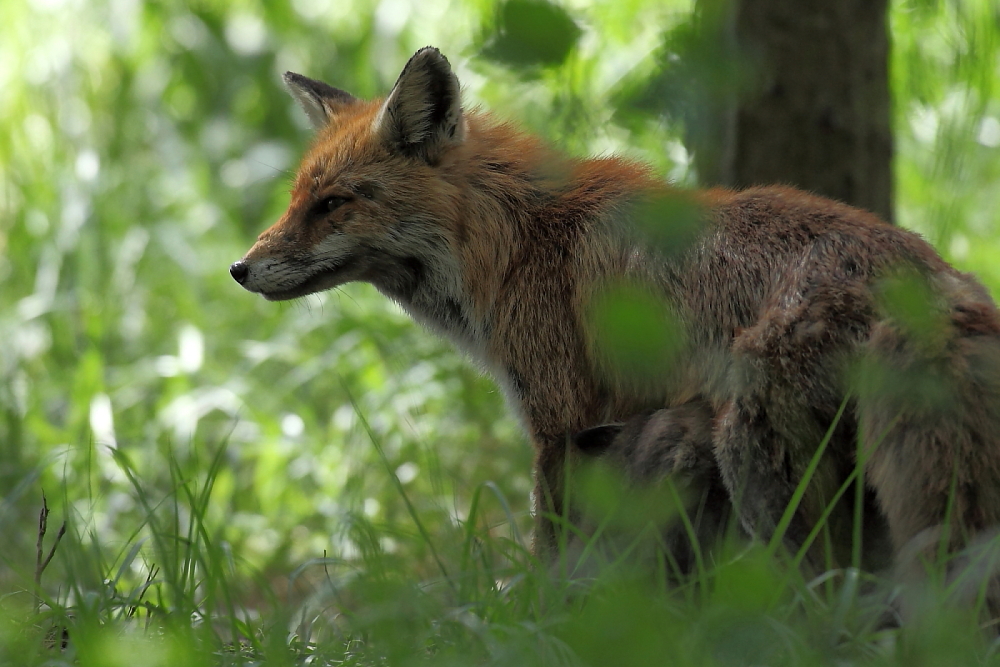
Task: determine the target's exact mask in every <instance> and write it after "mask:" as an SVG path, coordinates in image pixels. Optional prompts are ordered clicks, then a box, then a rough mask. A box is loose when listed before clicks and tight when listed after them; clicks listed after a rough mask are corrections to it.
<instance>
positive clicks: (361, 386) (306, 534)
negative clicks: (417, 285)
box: [0, 0, 1000, 665]
mask: <svg viewBox="0 0 1000 667" xmlns="http://www.w3.org/2000/svg"><path fill="white" fill-rule="evenodd" d="M690 16H691V3H690V2H686V1H681V0H677V1H676V2H655V1H652V0H626V1H625V2H608V3H593V4H590V5H587V4H585V3H572V4H571V5H565V6H564V5H562V4H550V3H544V2H524V1H515V0H512V1H511V2H507V3H505V4H503V5H494V4H493V3H491V2H489V1H487V0H481V1H478V2H474V1H470V2H458V1H457V0H452V1H451V2H448V1H445V0H443V1H441V2H433V3H432V2H427V3H406V2H399V1H397V0H382V1H381V2H379V3H367V2H361V1H360V0H354V1H352V0H291V1H290V2H262V1H260V0H241V1H240V2H225V1H222V0H204V1H201V2H192V3H181V2H173V1H170V0H157V1H154V2H135V1H131V0H124V1H116V2H91V3H87V2H82V1H81V0H45V1H42V0H34V1H32V2H28V0H12V1H8V2H2V3H0V119H2V120H0V340H2V341H3V349H2V351H0V494H2V502H0V532H2V534H3V535H4V543H3V546H2V547H0V600H2V603H0V664H4V665H7V664H11V665H15V664H16V665H40V664H59V665H61V664H79V665H98V664H101V665H105V664H106V665H118V664H126V662H127V663H128V664H137V665H142V664H149V665H159V664H190V665H202V664H268V665H286V664H287V665H291V664H303V663H304V662H306V661H307V660H311V661H312V662H311V663H310V664H338V665H373V664H386V663H387V662H388V663H390V664H408V663H411V662H422V663H435V664H470V663H476V664H497V665H513V664H516V665H533V664H538V665H558V664H605V663H607V662H616V664H623V665H624V664H649V663H650V662H651V661H653V660H657V659H658V656H669V659H670V660H671V661H672V662H675V663H677V664H688V663H690V664H699V665H703V664H745V663H747V662H748V661H750V660H756V661H759V662H768V663H769V664H786V663H787V664H826V663H833V662H838V663H844V662H850V663H853V664H907V665H909V664H918V663H919V664H923V663H926V664H931V662H933V661H934V660H940V659H939V656H946V659H947V660H949V661H950V662H951V664H973V663H975V664H981V662H982V661H984V660H987V661H988V660H991V659H994V658H993V657H992V654H991V653H989V652H988V649H986V648H984V647H983V646H982V645H981V644H980V643H979V640H978V639H969V638H968V637H969V635H968V628H969V627H970V625H971V624H970V623H969V620H968V619H967V618H963V617H962V615H961V614H960V613H958V612H950V611H947V610H944V611H941V610H939V609H937V608H935V607H934V605H930V606H929V609H930V611H928V612H927V615H926V627H927V628H930V630H928V631H922V630H920V629H917V630H914V631H913V632H909V633H905V634H893V633H886V632H883V633H882V634H879V633H878V632H877V631H876V630H874V628H876V627H877V619H878V618H879V617H880V614H882V613H884V612H885V607H884V603H882V602H877V601H874V602H873V599H874V598H872V599H869V598H866V597H864V596H863V595H860V594H855V593H856V590H857V586H855V587H852V584H851V582H852V581H854V582H855V584H856V583H857V574H856V573H853V574H852V573H851V572H849V571H848V572H837V573H833V574H831V575H830V577H829V579H828V580H824V581H821V582H805V581H801V580H797V579H795V578H794V577H792V578H791V579H789V577H788V575H787V569H786V570H782V568H781V564H782V561H781V558H780V557H781V555H780V554H778V556H777V557H776V558H777V564H776V563H775V562H774V560H773V559H772V558H770V557H768V558H762V556H761V555H760V553H759V552H757V551H753V552H741V551H735V552H733V553H732V554H729V553H727V554H726V555H725V557H722V556H720V557H719V558H718V559H717V560H715V561H711V562H709V563H708V567H707V569H706V571H705V572H703V573H701V574H699V575H698V577H696V578H694V580H692V581H690V582H687V583H685V584H684V585H681V586H678V587H672V588H668V587H667V586H666V585H665V584H663V582H648V581H644V580H636V579H635V578H629V577H627V576H623V575H622V570H623V569H627V568H608V569H607V571H604V570H603V569H600V570H599V571H598V573H597V574H595V575H594V576H593V577H592V578H583V579H582V580H578V581H576V582H567V581H563V580H560V579H559V578H549V577H548V576H547V573H546V572H545V571H544V569H540V568H537V567H535V566H534V564H533V563H532V561H531V558H530V556H529V555H528V549H527V545H526V540H527V537H526V536H527V529H528V526H529V524H530V521H529V520H528V517H527V514H528V509H527V508H528V490H529V488H530V486H531V481H530V478H529V470H530V458H531V452H530V451H529V448H528V446H527V445H526V443H525V442H524V438H523V436H522V435H521V433H520V430H519V428H518V426H517V425H516V424H515V423H514V421H513V420H512V419H511V418H510V417H506V416H504V415H506V414H507V413H506V409H505V406H504V405H503V401H502V400H501V398H500V396H499V395H498V393H497V391H496V388H495V387H494V385H493V384H492V383H491V382H490V380H488V379H484V378H482V377H480V376H479V374H478V372H477V370H476V369H474V368H472V367H471V366H470V365H469V364H468V363H467V362H466V361H465V360H464V359H462V358H461V357H460V356H459V355H458V354H456V353H455V352H454V351H453V350H451V349H450V348H449V347H448V346H447V345H446V344H445V343H443V342H441V341H438V340H436V339H435V338H433V337H432V336H431V335H430V334H428V333H427V332H425V331H422V330H419V329H417V328H416V327H414V326H413V325H412V324H411V323H410V321H409V320H408V319H407V318H406V317H405V316H404V315H403V314H402V313H400V312H399V310H398V309H397V308H396V307H394V306H393V305H391V304H390V303H388V302H387V301H386V300H385V299H383V298H382V297H380V296H379V295H377V294H376V293H375V292H374V290H372V289H370V288H366V287H363V286H349V287H347V288H344V289H342V290H337V291H335V292H332V293H328V294H324V295H320V296H315V297H310V298H308V299H305V300H302V301H300V302H297V303H294V304H290V305H278V304H271V303H266V302H264V301H263V300H260V299H257V298H254V297H253V296H252V295H249V294H247V293H245V292H243V291H242V290H240V289H239V288H238V286H236V285H235V283H233V281H232V280H231V279H230V277H229V276H228V275H227V267H228V265H229V263H230V262H231V261H233V260H235V259H237V258H239V257H240V256H241V255H242V253H243V252H244V251H245V250H246V248H248V247H249V245H250V244H251V243H252V241H253V239H254V237H255V236H256V234H258V233H259V232H260V231H261V230H262V229H264V228H265V227H266V226H267V225H268V224H269V223H270V222H271V221H273V220H274V219H276V217H277V216H278V215H280V213H281V212H282V210H283V209H284V206H285V204H286V200H287V190H288V186H289V180H290V174H289V170H290V169H293V168H294V164H295V161H296V156H297V155H299V154H300V153H301V152H302V150H303V149H304V147H305V145H306V144H307V142H308V141H309V137H310V135H309V130H308V128H307V126H306V122H305V119H304V118H303V117H302V114H301V113H300V111H299V110H298V109H297V108H296V107H295V105H294V104H293V103H292V101H291V100H290V99H289V98H288V96H287V94H286V93H285V91H283V90H282V88H281V85H280V73H281V72H282V71H284V70H293V71H299V72H302V73H303V74H307V75H309V76H312V77H315V78H321V79H324V80H326V81H328V82H330V83H332V84H334V85H337V86H338V87H341V88H344V89H346V90H350V91H351V92H353V93H355V94H357V95H360V96H374V95H377V94H382V93H384V92H385V91H386V90H387V89H388V87H389V86H390V85H391V83H392V81H393V80H394V79H395V77H396V75H397V74H398V71H399V68H400V66H401V65H402V64H403V63H404V62H405V60H406V58H407V57H408V56H409V55H410V54H412V53H413V52H414V51H415V50H416V49H417V48H419V47H421V46H424V45H425V44H428V43H430V44H434V45H436V46H439V47H440V48H441V49H442V50H443V51H444V52H445V53H446V54H447V55H448V56H449V58H450V59H451V61H452V62H453V63H454V64H455V66H456V68H457V71H458V73H459V76H460V78H461V79H462V81H463V84H464V86H465V87H464V94H465V95H466V97H467V100H468V103H469V104H470V105H471V104H477V103H482V104H483V105H484V106H487V107H489V108H492V109H494V110H496V111H497V112H498V113H499V114H500V115H501V116H504V117H510V118H513V119H515V120H517V121H518V122H520V123H522V124H524V125H526V126H527V127H529V128H530V129H532V130H534V131H536V132H539V133H542V134H544V135H545V136H546V137H548V138H549V139H550V140H551V141H553V142H554V143H556V144H557V145H559V146H561V147H562V148H564V149H565V150H567V151H569V152H571V153H573V154H577V155H584V154H594V153H606V152H610V151H618V152H622V153H624V154H626V155H628V156H631V157H635V158H638V159H643V160H646V161H648V162H651V163H652V164H653V165H654V166H655V168H656V169H658V170H659V171H660V172H661V173H663V174H665V175H667V176H669V177H670V178H671V179H672V180H674V181H676V182H678V183H681V184H690V183H691V180H692V176H691V170H690V162H691V157H690V152H689V151H688V150H687V149H686V148H685V146H684V144H683V143H682V141H681V138H682V136H683V134H682V130H681V128H679V127H677V126H676V125H674V124H672V123H671V124H670V125H666V124H664V123H663V121H662V120H660V119H659V118H658V114H656V113H649V111H650V109H648V108H646V105H643V104H640V103H639V101H638V100H639V99H640V98H639V97H636V96H630V95H629V94H626V93H631V92H635V94H636V95H639V93H641V92H642V90H653V91H658V90H663V91H669V93H670V96H671V98H676V99H672V102H671V103H672V104H675V105H676V106H675V107H672V108H677V109H683V108H688V107H690V108H691V109H694V108H695V106H696V105H695V104H694V102H692V100H696V99H698V97H697V96H698V95H699V94H700V93H699V91H697V90H688V87H687V84H686V83H685V82H688V81H695V80H697V81H701V82H702V83H703V84H704V85H705V86H709V87H711V86H716V85H717V86H719V87H720V88H719V89H720V90H723V92H724V88H725V86H726V85H728V82H730V81H731V77H732V76H733V75H734V74H733V72H734V70H731V69H729V68H730V66H731V64H732V63H728V62H727V61H726V60H725V59H723V60H718V61H717V60H713V57H714V56H713V53H712V51H711V49H710V48H708V47H709V46H710V45H705V44H697V43H689V42H691V40H690V39H688V41H685V39H687V38H686V37H685V36H686V35H688V36H689V33H690V31H687V30H688V28H687V27H686V26H688V25H689V24H688V23H687V21H688V19H689V17H690ZM483 26H487V28H486V33H485V34H484V33H483ZM892 27H893V42H894V47H895V56H894V62H893V68H892V71H893V90H894V95H895V104H896V110H895V113H896V126H895V130H896V136H897V140H898V141H897V148H898V159H897V171H898V185H899V189H898V206H899V210H900V216H899V218H900V220H901V221H902V222H903V224H905V225H907V226H911V227H913V228H915V229H918V230H919V231H922V232H923V233H925V234H927V235H928V236H929V237H930V238H931V239H932V240H934V241H935V242H936V243H937V244H939V245H940V246H941V247H942V249H943V251H944V252H945V253H946V254H948V255H949V256H950V258H951V259H953V260H955V261H957V262H958V263H959V264H960V265H961V266H962V267H963V268H965V269H968V270H975V271H977V272H978V273H979V274H980V275H981V276H982V277H983V278H984V279H985V280H986V282H987V283H988V284H989V285H990V286H991V287H993V288H994V289H995V288H996V287H997V286H1000V271H998V269H997V267H998V266H1000V262H998V261H997V258H998V256H1000V246H998V245H997V244H998V238H1000V237H998V235H997V234H996V225H997V216H996V211H997V210H1000V199H998V197H1000V188H997V183H998V182H1000V152H998V151H1000V120H998V118H1000V98H998V96H997V90H998V86H997V83H998V80H1000V75H998V69H997V68H998V65H997V63H998V62H1000V61H998V58H997V54H998V52H1000V31H998V30H997V14H996V7H995V4H994V3H992V2H991V1H990V0H966V1H964V2H909V1H904V0H900V1H899V2H897V3H896V4H895V5H894V8H893V12H892ZM665 35H666V38H665ZM484 45H485V53H486V54H488V55H489V56H490V57H491V58H496V59H497V60H498V61H499V62H500V63H507V64H511V65H513V66H514V69H515V70H516V71H514V72H511V71H508V70H507V69H505V68H504V67H503V66H501V65H498V64H497V63H496V62H495V61H491V60H490V58H480V57H478V56H477V55H476V54H478V53H480V49H482V48H484ZM664 45H666V47H665V46H664ZM667 47H671V48H667ZM673 47H676V48H673ZM681 47H684V48H681ZM671 49H672V50H671ZM665 54H666V55H665ZM685 54H694V55H696V56H698V57H697V58H693V57H690V56H685ZM675 56H676V57H678V58H680V59H681V60H680V61H678V60H677V58H675ZM699 58H700V60H699ZM666 63H673V64H672V65H671V67H673V69H667V70H663V69H661V66H663V65H664V64H666ZM706 67H707V68H708V70H705V69H704V68H706ZM714 67H717V68H718V69H717V72H718V80H716V78H714V75H711V76H708V77H707V78H706V76H705V74H704V73H705V71H708V72H709V74H711V72H715V71H716V70H715V69H712V68H714ZM736 71H738V70H736ZM525 73H527V74H529V76H524V74H525ZM685 77H686V78H685ZM635 81H638V82H640V83H641V84H643V85H644V86H645V87H642V86H640V87H639V88H629V86H632V85H637V84H634V82H635ZM650 81H653V82H656V81H659V82H661V84H662V85H664V86H667V87H666V88H662V89H661V88H655V87H653V88H649V87H648V83H649V82H650ZM626 83H627V84H628V85H626ZM712 90H715V88H712ZM664 94H665V93H664ZM685 105H687V106H685ZM671 210H672V209H671ZM685 210H686V209H685ZM664 215H668V217H671V218H672V219H674V218H678V219H679V218H681V217H684V216H678V215H676V212H670V213H669V214H663V213H662V212H661V213H657V214H656V215H655V216H652V217H663V216H664ZM685 219H686V218H685ZM678 229H679V230H680V232H681V235H680V237H676V236H674V230H672V229H667V230H665V231H663V235H664V236H663V240H664V241H663V244H662V245H663V248H664V249H665V251H667V250H669V249H670V248H671V247H674V244H675V243H678V242H680V243H683V240H684V235H683V233H682V232H683V226H681V227H679V228H678ZM648 231H649V232H650V234H652V235H654V237H656V238H660V237H659V236H657V234H658V232H657V230H656V229H654V228H651V229H650V230H648ZM643 298H644V297H643V296H642V295H635V294H632V295H631V296H629V297H628V298H625V299H623V300H618V301H617V302H615V303H612V301H609V302H608V303H607V305H606V313H605V316H603V321H604V322H605V325H606V327H607V328H608V329H609V331H611V333H609V337H611V338H615V337H619V338H621V339H622V341H623V342H622V343H621V345H620V347H622V348H623V349H645V347H647V346H650V345H652V346H654V348H655V349H654V350H653V351H652V352H653V354H654V356H656V355H657V354H659V353H660V352H659V351H660V350H661V349H667V348H670V345H669V344H668V343H669V341H670V340H671V337H670V336H671V334H670V331H671V330H670V325H669V322H670V320H669V317H668V315H669V314H661V315H663V316H662V317H660V316H659V315H658V316H657V317H658V319H657V322H656V323H650V322H647V321H646V320H647V319H648V318H649V313H648V311H646V310H644V308H643V301H642V299H643ZM904 301H905V300H904ZM901 304H902V305H901V306H900V308H901V309H902V310H901V311H900V312H901V314H902V315H901V316H902V317H903V319H905V317H906V314H907V313H908V312H909V310H908V306H907V305H906V303H905V302H901ZM644 318H646V319H644ZM915 326H920V325H919V322H918V323H917V324H916V325H915ZM650 327H651V328H650ZM639 328H645V329H649V330H650V331H656V332H658V333H657V337H656V338H654V339H650V337H649V336H648V335H646V336H644V337H643V336H639V337H638V338H635V340H632V339H631V338H629V336H632V335H633V334H635V332H636V330H637V329H639ZM615 332H617V333H615ZM661 333H662V335H660V334H661ZM664 355H666V356H667V357H669V349H667V351H666V352H664ZM362 416H364V417H366V418H367V421H366V420H365V419H363V418H362ZM376 444H377V446H376ZM390 471H391V473H392V474H389V473H390ZM43 489H44V490H45V491H46V492H47V494H48V497H49V498H50V501H51V505H52V514H51V517H50V530H49V534H48V535H47V537H46V540H45V548H46V549H47V548H49V547H50V546H51V544H52V542H53V540H54V532H55V531H54V530H53V529H52V528H51V526H52V524H58V523H61V521H62V520H63V519H65V520H66V522H67V532H66V536H65V537H64V538H63V539H62V541H61V542H60V544H59V546H58V548H57V550H56V552H55V557H54V558H53V560H52V562H51V563H50V564H49V566H48V568H46V570H45V572H44V576H43V577H42V588H41V590H40V591H38V595H39V598H40V599H41V601H42V603H41V604H40V605H36V598H35V592H34V571H33V568H34V563H35V548H36V539H37V536H38V535H37V528H36V521H37V516H38V509H39V503H40V496H41V491H42V490H43ZM650 493H651V497H656V494H655V493H653V492H652V491H651V492H650ZM647 502H658V501H655V500H649V501H647ZM615 511H618V510H615ZM652 518H653V519H655V518H656V517H655V516H654V517H652ZM415 520H416V521H419V524H418V523H415ZM636 520H637V521H649V520H650V517H649V516H639V517H637V519H636ZM593 551H598V550H596V549H595V550H593ZM582 569H583V568H581V570H582ZM852 577H854V578H853V579H852ZM765 594H766V595H765ZM884 599H885V596H883V597H881V598H878V600H884ZM765 600H766V601H767V604H765V603H764V601H765ZM921 627H923V626H921ZM63 629H65V630H66V632H67V635H66V636H68V637H69V639H70V641H69V643H68V644H67V647H66V649H65V651H64V650H63V647H62V643H63V639H64V634H63ZM615 646H618V647H621V651H622V652H621V653H620V654H612V653H610V652H611V650H612V648H613V647H615ZM633 649H634V650H633ZM936 656H937V657H936ZM984 656H986V657H985V658H984ZM613 658H617V659H616V660H612V659H613Z"/></svg>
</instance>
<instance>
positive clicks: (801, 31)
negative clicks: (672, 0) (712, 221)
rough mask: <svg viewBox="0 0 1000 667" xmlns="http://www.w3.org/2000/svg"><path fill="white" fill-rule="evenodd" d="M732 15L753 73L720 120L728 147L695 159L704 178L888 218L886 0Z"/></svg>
mask: <svg viewBox="0 0 1000 667" xmlns="http://www.w3.org/2000/svg"><path fill="white" fill-rule="evenodd" d="M718 2H719V0H700V4H702V5H714V8H715V10H716V11H717V9H718ZM729 11H730V15H729V17H728V20H727V21H726V23H727V24H728V25H726V26H725V28H728V29H726V30H724V33H729V36H731V38H732V39H734V40H735V43H736V47H737V49H736V51H737V52H738V53H739V54H741V57H742V58H744V59H745V60H746V61H747V62H749V63H750V70H751V71H752V72H753V75H754V76H753V79H752V81H753V82H752V84H751V85H750V86H744V91H743V92H742V93H741V94H739V95H738V96H733V101H734V105H735V108H734V109H730V110H729V111H728V112H726V113H720V114H718V115H716V118H717V120H718V121H719V125H718V126H717V127H718V130H719V132H720V134H719V135H718V136H720V137H726V138H727V139H728V141H725V143H726V144H728V145H725V146H718V148H717V150H714V151H711V152H710V153H711V154H710V155H709V158H710V161H711V162H713V163H714V164H705V163H704V161H703V162H702V164H698V163H696V165H698V166H699V167H700V169H699V171H700V175H701V176H702V178H703V179H704V180H708V181H714V182H717V183H721V184H723V185H728V186H732V187H747V186H750V185H756V184H766V183H787V184H791V185H795V186H797V187H800V188H803V189H805V190H810V191H812V192H816V193H818V194H822V195H825V196H827V197H832V198H834V199H839V200H841V201H844V202H847V203H849V204H852V205H854V206H858V207H861V208H865V209H868V210H870V211H874V212H875V213H877V214H878V215H879V216H881V217H882V218H883V219H885V220H888V221H890V222H891V221H892V219H893V194H892V190H893V188H892V183H893V179H892V132H891V127H890V98H889V76H888V61H889V36H888V28H887V20H888V2H887V0H735V1H734V2H733V3H732V4H731V5H730V7H729ZM730 142H731V143H730Z"/></svg>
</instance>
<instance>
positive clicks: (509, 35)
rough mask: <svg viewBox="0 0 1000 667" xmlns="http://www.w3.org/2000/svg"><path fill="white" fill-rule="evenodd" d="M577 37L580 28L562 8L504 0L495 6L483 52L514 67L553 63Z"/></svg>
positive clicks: (539, 1)
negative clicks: (494, 18)
mask: <svg viewBox="0 0 1000 667" xmlns="http://www.w3.org/2000/svg"><path fill="white" fill-rule="evenodd" d="M579 38H580V28H579V27H577V25H576V23H574V22H573V19H572V18H571V17H570V15H569V14H568V13H566V10H564V9H562V8H561V7H558V6H556V5H553V4H551V3H549V2H545V0H506V1H505V2H503V3H502V4H500V5H499V7H497V20H496V26H495V28H494V30H493V35H492V36H491V37H490V39H489V41H488V42H487V44H486V45H485V46H484V47H483V55H484V56H486V57H487V58H492V59H494V60H497V61H498V62H501V63H503V64H506V65H511V66H514V67H531V66H546V65H547V66H556V65H561V64H562V63H563V62H565V61H566V58H567V57H569V53H570V50H571V49H572V48H573V46H574V44H575V43H576V41H577V40H578V39H579Z"/></svg>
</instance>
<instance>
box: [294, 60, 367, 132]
mask: <svg viewBox="0 0 1000 667" xmlns="http://www.w3.org/2000/svg"><path fill="white" fill-rule="evenodd" d="M281 78H282V79H284V81H285V85H286V86H287V87H288V92H290V93H291V94H292V97H294V98H295V101H296V102H298V103H299V106H301V107H302V109H303V110H304V111H305V112H306V115H307V116H309V122H310V123H312V126H313V127H314V128H315V129H317V130H320V129H322V128H324V127H326V126H327V125H328V124H329V122H330V120H331V119H332V118H333V117H334V116H335V115H337V111H338V110H340V109H342V108H343V107H345V106H348V105H350V104H354V102H355V101H357V98H356V97H354V95H351V94H350V93H348V92H344V91H343V90H340V89H339V88H334V87H333V86H329V85H327V84H325V83H323V82H322V81H316V80H315V79H310V78H309V77H305V76H302V75H301V74H296V73H295V72H285V73H284V74H283V75H282V77H281Z"/></svg>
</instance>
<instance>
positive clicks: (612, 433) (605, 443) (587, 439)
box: [573, 424, 624, 456]
mask: <svg viewBox="0 0 1000 667" xmlns="http://www.w3.org/2000/svg"><path fill="white" fill-rule="evenodd" d="M623 427H624V424H602V425H601V426H595V427H593V428H588V429H584V430H583V431H580V432H579V433H577V434H576V435H574V436H573V444H574V445H575V446H576V448H577V449H578V450H579V451H581V452H583V453H584V454H586V455H587V456H600V455H601V454H603V453H604V452H606V451H607V450H608V447H610V446H611V443H612V442H614V441H615V438H616V437H618V434H619V433H621V432H622V428H623Z"/></svg>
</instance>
